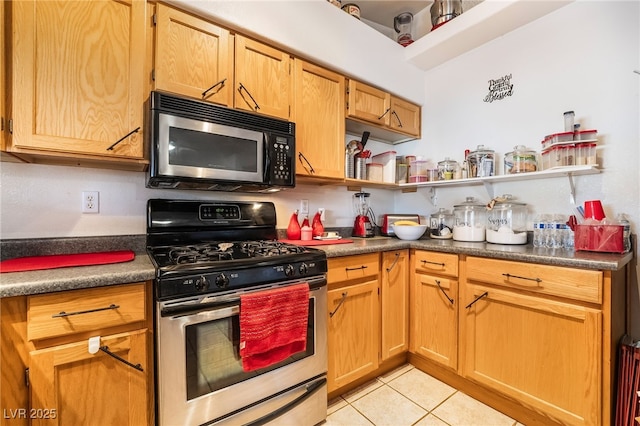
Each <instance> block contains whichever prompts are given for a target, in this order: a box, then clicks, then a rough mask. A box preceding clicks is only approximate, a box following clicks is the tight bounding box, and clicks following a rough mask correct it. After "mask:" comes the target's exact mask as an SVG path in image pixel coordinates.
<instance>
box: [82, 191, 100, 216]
mask: <svg viewBox="0 0 640 426" xmlns="http://www.w3.org/2000/svg"><path fill="white" fill-rule="evenodd" d="M99 212H100V193H99V192H98V191H82V213H99Z"/></svg>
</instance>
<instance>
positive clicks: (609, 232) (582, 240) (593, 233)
mask: <svg viewBox="0 0 640 426" xmlns="http://www.w3.org/2000/svg"><path fill="white" fill-rule="evenodd" d="M623 234H624V227H623V226H621V225H576V229H575V235H574V238H575V249H576V250H577V251H580V250H582V251H602V252H608V253H624V252H625V250H624V240H623Z"/></svg>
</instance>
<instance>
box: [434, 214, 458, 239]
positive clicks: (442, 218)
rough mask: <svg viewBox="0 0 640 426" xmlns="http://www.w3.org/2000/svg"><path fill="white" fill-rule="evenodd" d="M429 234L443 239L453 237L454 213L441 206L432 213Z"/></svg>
mask: <svg viewBox="0 0 640 426" xmlns="http://www.w3.org/2000/svg"><path fill="white" fill-rule="evenodd" d="M429 223H430V226H429V228H430V229H431V231H430V232H429V236H430V237H431V238H437V239H441V240H445V239H450V238H451V237H453V233H452V230H453V215H452V214H451V212H450V211H448V210H446V209H444V208H441V209H440V210H438V211H437V212H436V213H433V214H432V215H431V219H430V222H429Z"/></svg>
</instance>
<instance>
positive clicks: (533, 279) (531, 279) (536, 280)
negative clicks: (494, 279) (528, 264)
mask: <svg viewBox="0 0 640 426" xmlns="http://www.w3.org/2000/svg"><path fill="white" fill-rule="evenodd" d="M502 276H503V277H507V278H519V279H521V280H527V281H535V282H537V283H541V282H542V280H541V279H540V278H528V277H520V276H518V275H511V274H509V273H506V274H502Z"/></svg>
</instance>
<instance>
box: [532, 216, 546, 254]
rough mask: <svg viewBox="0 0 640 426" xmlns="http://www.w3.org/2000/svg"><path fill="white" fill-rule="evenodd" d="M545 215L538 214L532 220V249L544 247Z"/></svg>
mask: <svg viewBox="0 0 640 426" xmlns="http://www.w3.org/2000/svg"><path fill="white" fill-rule="evenodd" d="M546 216H547V215H545V214H539V215H537V216H536V217H535V218H534V219H533V246H534V247H544V246H545V245H546V244H547V242H546V235H545V232H544V230H545V222H546Z"/></svg>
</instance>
